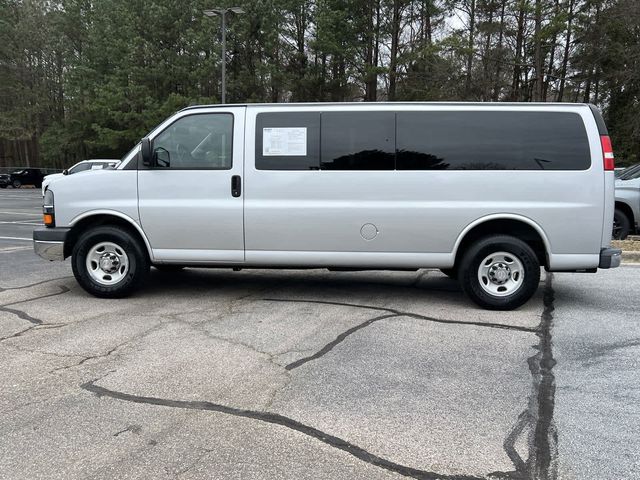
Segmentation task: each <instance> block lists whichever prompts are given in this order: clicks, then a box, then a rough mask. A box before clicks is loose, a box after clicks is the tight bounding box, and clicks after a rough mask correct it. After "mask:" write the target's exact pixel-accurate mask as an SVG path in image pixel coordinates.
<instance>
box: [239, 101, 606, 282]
mask: <svg viewBox="0 0 640 480" xmlns="http://www.w3.org/2000/svg"><path fill="white" fill-rule="evenodd" d="M291 108H292V107H287V106H286V105H283V106H279V105H278V106H271V107H268V108H266V107H261V106H255V107H253V106H249V107H248V108H247V119H246V132H245V133H246V135H245V152H246V154H245V245H246V263H248V264H255V265H268V264H272V265H334V266H353V267H355V266H362V267H393V266H397V267H409V266H413V267H440V268H447V267H451V266H452V265H453V262H454V259H455V253H456V248H457V245H459V242H460V240H461V238H462V235H463V232H464V231H465V230H466V229H467V227H468V226H470V225H472V224H475V223H478V222H481V221H482V219H483V218H500V217H501V216H503V217H504V218H522V219H523V221H526V222H527V223H529V224H532V225H537V226H538V228H537V230H539V231H541V232H542V233H543V235H541V236H543V239H544V240H545V242H546V243H547V244H548V248H549V251H548V257H549V265H548V266H549V268H550V269H551V270H554V269H555V270H569V269H591V268H595V267H597V266H598V261H599V252H600V249H601V247H602V246H603V241H604V240H603V238H604V235H605V233H604V232H603V222H605V221H606V219H605V215H609V214H608V213H607V212H605V203H607V202H604V201H603V200H604V199H605V184H606V181H605V178H604V172H603V168H602V152H601V146H600V142H599V135H598V128H597V125H596V121H595V119H594V117H593V114H592V113H591V111H590V110H589V108H588V107H587V106H586V105H575V106H572V105H562V106H558V105H549V106H538V107H537V109H539V110H543V111H549V112H573V113H576V114H578V115H580V117H581V118H582V121H583V122H584V126H585V129H586V132H587V137H588V139H589V150H590V153H591V167H590V168H589V169H588V170H582V171H573V170H572V171H569V170H566V171H543V170H540V171H522V170H516V171H505V170H426V171H424V170H419V171H409V170H403V171H400V170H395V171H365V170H361V171H349V170H341V171H333V170H319V171H318V170H295V171H291V170H289V171H284V170H282V171H280V170H257V169H256V165H255V133H256V132H255V126H256V115H257V114H258V113H260V112H265V111H268V112H275V111H291ZM343 110H349V111H358V110H361V111H477V110H483V111H510V112H512V111H531V109H530V107H527V106H513V105H511V106H500V105H495V104H493V105H487V106H473V107H470V106H465V105H455V104H453V105H448V106H442V105H428V104H427V105H425V104H422V105H394V104H369V105H362V106H360V105H357V106H353V105H351V106H349V107H345V106H338V105H326V106H324V105H321V106H306V105H305V106H297V107H295V111H310V112H312V111H315V112H317V111H323V112H329V111H343ZM607 209H609V207H608V206H607ZM611 211H612V210H611ZM368 224H370V225H373V226H375V227H365V226H366V225H368ZM363 227H364V228H375V230H377V234H376V235H375V238H373V239H366V238H364V237H363V234H362V230H363ZM609 234H610V232H609ZM319 262H320V263H319Z"/></svg>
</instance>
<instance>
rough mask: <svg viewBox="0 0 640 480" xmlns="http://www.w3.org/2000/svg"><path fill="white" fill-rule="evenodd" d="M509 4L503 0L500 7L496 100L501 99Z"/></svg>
mask: <svg viewBox="0 0 640 480" xmlns="http://www.w3.org/2000/svg"><path fill="white" fill-rule="evenodd" d="M506 4H507V0H502V6H501V7H500V31H499V32H498V54H499V55H500V58H499V59H498V61H497V62H496V76H495V79H494V84H493V97H492V100H493V101H494V102H496V101H498V100H499V99H500V90H501V87H500V75H501V74H502V58H503V57H504V56H503V55H502V47H503V44H504V10H505V7H506Z"/></svg>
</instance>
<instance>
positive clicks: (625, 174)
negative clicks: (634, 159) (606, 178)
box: [618, 163, 640, 180]
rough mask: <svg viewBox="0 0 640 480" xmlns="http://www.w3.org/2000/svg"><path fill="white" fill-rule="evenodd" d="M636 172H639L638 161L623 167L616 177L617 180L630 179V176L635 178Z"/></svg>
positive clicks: (639, 165) (639, 164)
mask: <svg viewBox="0 0 640 480" xmlns="http://www.w3.org/2000/svg"><path fill="white" fill-rule="evenodd" d="M638 173H640V163H637V164H635V165H631V166H630V167H628V168H625V169H624V170H623V171H622V173H621V174H620V176H619V177H618V180H631V179H632V178H636V177H637V174H638Z"/></svg>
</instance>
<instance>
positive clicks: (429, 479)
mask: <svg viewBox="0 0 640 480" xmlns="http://www.w3.org/2000/svg"><path fill="white" fill-rule="evenodd" d="M96 381H97V380H92V381H89V382H87V383H83V384H82V385H80V388H82V389H83V390H86V391H88V392H91V393H93V394H95V395H97V396H98V397H109V398H113V399H116V400H123V401H126V402H133V403H142V404H147V405H156V406H162V407H172V408H182V409H187V410H200V411H210V412H217V413H224V414H227V415H233V416H236V417H242V418H248V419H252V420H258V421H261V422H265V423H269V424H274V425H280V426H282V427H286V428H289V429H291V430H295V431H296V432H299V433H302V434H303V435H307V436H308V437H311V438H314V439H316V440H319V441H320V442H322V443H325V444H327V445H329V446H331V447H334V448H337V449H339V450H342V451H344V452H347V453H349V454H351V455H353V456H354V457H356V458H358V459H360V460H362V461H364V462H366V463H369V464H371V465H375V466H377V467H380V468H383V469H385V470H389V471H391V472H395V473H398V474H400V475H403V476H406V477H413V478H417V479H422V480H483V479H482V478H481V477H476V476H469V475H442V474H438V473H435V472H428V471H425V470H419V469H417V468H412V467H408V466H405V465H401V464H399V463H395V462H392V461H391V460H387V459H385V458H382V457H379V456H377V455H375V454H373V453H371V452H368V451H367V450H365V449H364V448H362V447H359V446H357V445H354V444H353V443H350V442H348V441H346V440H344V439H342V438H339V437H336V436H333V435H330V434H328V433H326V432H323V431H321V430H318V429H317V428H314V427H311V426H309V425H305V424H303V423H301V422H298V421H297V420H294V419H292V418H289V417H285V416H284V415H280V414H277V413H271V412H264V411H262V412H261V411H256V410H244V409H240V408H234V407H229V406H227V405H221V404H217V403H212V402H207V401H193V400H191V401H190V400H171V399H166V398H159V397H146V396H142V395H133V394H129V393H124V392H119V391H116V390H111V389H108V388H105V387H101V386H99V385H96V384H95V382H96Z"/></svg>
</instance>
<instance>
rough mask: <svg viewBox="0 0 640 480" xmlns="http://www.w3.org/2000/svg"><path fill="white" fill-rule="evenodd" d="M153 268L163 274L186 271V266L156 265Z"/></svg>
mask: <svg viewBox="0 0 640 480" xmlns="http://www.w3.org/2000/svg"><path fill="white" fill-rule="evenodd" d="M153 268H155V269H156V270H159V271H161V272H162V273H175V272H179V271H180V270H184V265H154V266H153Z"/></svg>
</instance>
